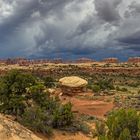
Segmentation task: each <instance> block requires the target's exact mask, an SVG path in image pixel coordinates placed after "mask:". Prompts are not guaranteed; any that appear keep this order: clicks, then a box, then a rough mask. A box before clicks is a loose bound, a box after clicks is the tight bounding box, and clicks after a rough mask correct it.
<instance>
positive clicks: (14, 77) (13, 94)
mask: <svg viewBox="0 0 140 140" xmlns="http://www.w3.org/2000/svg"><path fill="white" fill-rule="evenodd" d="M0 84H1V86H0V103H1V104H0V112H3V113H7V114H14V115H20V114H22V113H23V112H24V109H25V106H26V105H27V104H26V99H27V98H28V97H27V96H28V95H27V94H26V90H27V88H28V87H30V86H31V85H34V84H36V79H35V78H34V77H33V76H32V75H30V74H24V73H22V72H19V71H17V70H12V71H10V72H9V73H8V74H6V75H5V76H4V77H2V79H1V81H0Z"/></svg>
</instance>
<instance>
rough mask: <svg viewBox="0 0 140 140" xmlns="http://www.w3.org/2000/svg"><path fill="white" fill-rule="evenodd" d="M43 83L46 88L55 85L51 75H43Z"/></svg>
mask: <svg viewBox="0 0 140 140" xmlns="http://www.w3.org/2000/svg"><path fill="white" fill-rule="evenodd" d="M44 84H45V86H46V87H47V88H52V87H54V86H55V80H54V79H53V78H52V77H45V78H44Z"/></svg>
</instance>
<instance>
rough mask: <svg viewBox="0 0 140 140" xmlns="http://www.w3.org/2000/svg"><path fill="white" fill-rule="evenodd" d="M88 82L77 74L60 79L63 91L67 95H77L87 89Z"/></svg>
mask: <svg viewBox="0 0 140 140" xmlns="http://www.w3.org/2000/svg"><path fill="white" fill-rule="evenodd" d="M87 84H88V82H87V81H86V80H85V79H82V78H80V77H77V76H69V77H64V78H61V79H60V80H59V85H60V88H61V90H62V93H63V94H65V95H70V96H72V95H75V94H76V93H82V92H85V91H86V86H87Z"/></svg>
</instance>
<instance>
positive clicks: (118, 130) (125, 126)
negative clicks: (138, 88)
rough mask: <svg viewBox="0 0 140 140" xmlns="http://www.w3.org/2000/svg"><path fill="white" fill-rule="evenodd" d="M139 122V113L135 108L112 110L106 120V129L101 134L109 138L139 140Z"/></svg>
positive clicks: (112, 139)
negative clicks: (104, 132)
mask: <svg viewBox="0 0 140 140" xmlns="http://www.w3.org/2000/svg"><path fill="white" fill-rule="evenodd" d="M139 124H140V115H139V114H138V113H137V112H136V111H135V110H133V109H127V110H125V109H120V110H117V111H113V112H112V113H111V115H110V116H109V117H108V118H107V121H106V126H107V128H108V130H107V131H106V134H105V135H102V134H101V136H104V137H105V136H107V138H108V139H109V140H139V132H140V128H139ZM99 137H100V135H99Z"/></svg>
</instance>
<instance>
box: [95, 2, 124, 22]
mask: <svg viewBox="0 0 140 140" xmlns="http://www.w3.org/2000/svg"><path fill="white" fill-rule="evenodd" d="M121 1H122V0H111V1H110V0H95V2H94V3H95V9H96V11H97V15H98V16H99V18H101V19H103V20H105V21H107V22H114V21H115V22H117V21H118V20H120V15H119V11H118V10H117V7H118V5H119V4H120V3H121Z"/></svg>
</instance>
